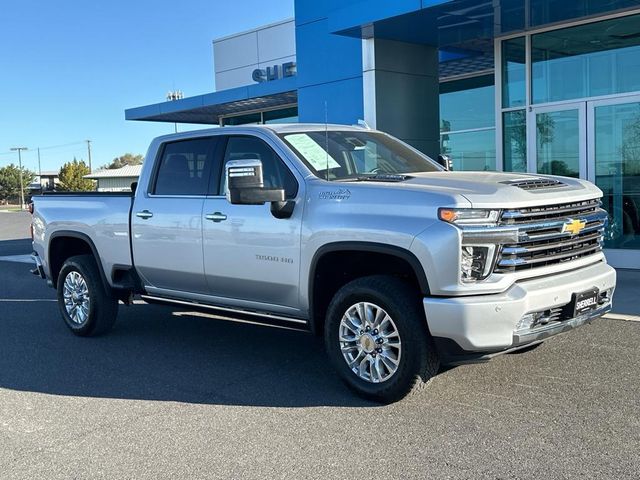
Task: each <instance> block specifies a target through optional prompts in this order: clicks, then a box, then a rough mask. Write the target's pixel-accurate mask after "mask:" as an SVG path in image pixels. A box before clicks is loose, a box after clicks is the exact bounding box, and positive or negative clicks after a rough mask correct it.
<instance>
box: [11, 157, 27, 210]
mask: <svg viewBox="0 0 640 480" xmlns="http://www.w3.org/2000/svg"><path fill="white" fill-rule="evenodd" d="M23 150H29V149H28V148H27V147H13V148H12V149H11V151H12V152H18V166H19V167H20V210H22V209H23V208H24V183H23V180H22V151H23Z"/></svg>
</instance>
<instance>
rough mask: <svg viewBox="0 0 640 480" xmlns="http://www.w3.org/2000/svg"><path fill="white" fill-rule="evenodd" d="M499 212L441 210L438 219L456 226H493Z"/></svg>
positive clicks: (463, 209)
mask: <svg viewBox="0 0 640 480" xmlns="http://www.w3.org/2000/svg"><path fill="white" fill-rule="evenodd" d="M499 216H500V212H499V211H498V210H484V209H479V208H441V209H439V210H438V218H440V220H443V221H445V222H449V223H453V224H456V225H470V224H480V225H487V224H495V223H497V221H498V217H499Z"/></svg>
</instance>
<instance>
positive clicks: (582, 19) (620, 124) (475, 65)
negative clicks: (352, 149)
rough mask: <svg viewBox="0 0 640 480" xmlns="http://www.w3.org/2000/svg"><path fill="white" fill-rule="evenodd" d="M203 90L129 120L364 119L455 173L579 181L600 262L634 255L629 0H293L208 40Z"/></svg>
mask: <svg viewBox="0 0 640 480" xmlns="http://www.w3.org/2000/svg"><path fill="white" fill-rule="evenodd" d="M213 49H214V63H215V91H213V92H212V93H208V94H204V95H198V96H194V97H188V98H184V99H180V100H175V101H168V102H163V103H158V104H154V105H146V106H141V107H135V108H131V109H129V110H127V111H126V118H127V119H128V120H141V121H158V122H172V123H173V122H175V123H202V124H212V125H220V126H224V125H241V124H252V123H254V124H255V123H273V122H297V121H300V122H322V123H323V122H325V121H328V122H329V123H343V124H354V123H357V122H358V121H359V120H365V121H366V122H367V123H368V124H369V125H371V126H372V127H375V128H378V129H380V130H384V131H387V132H389V133H391V134H393V135H395V136H397V137H399V138H401V139H402V140H404V141H406V142H408V143H410V144H411V145H413V146H415V147H416V148H418V149H420V150H421V151H423V152H425V153H427V154H428V155H430V156H432V157H436V156H437V155H438V154H440V153H443V154H447V155H449V156H450V157H451V158H452V161H453V168H454V170H498V171H509V172H531V173H545V174H556V175H566V176H573V177H580V178H585V179H588V180H590V181H592V182H594V183H596V184H597V185H598V186H599V187H600V188H601V189H602V190H603V192H604V198H603V203H604V208H606V209H607V210H608V212H609V214H610V224H609V227H608V231H607V239H606V245H605V246H606V247H607V250H606V251H607V256H608V258H609V261H610V262H611V263H612V264H614V265H616V266H620V267H628V268H640V2H639V1H638V0H485V1H483V0H448V1H447V0H394V1H388V0H366V1H362V0H360V1H356V0H327V1H324V2H319V1H314V0H296V2H295V18H294V19H291V20H286V21H283V22H279V23H276V24H272V25H266V26H264V27H261V28H258V29H255V30H252V31H249V32H243V33H238V34H236V35H232V36H229V37H225V38H221V39H218V40H215V41H214V42H213Z"/></svg>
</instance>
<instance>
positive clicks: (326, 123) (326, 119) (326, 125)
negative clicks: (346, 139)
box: [324, 100, 329, 182]
mask: <svg viewBox="0 0 640 480" xmlns="http://www.w3.org/2000/svg"><path fill="white" fill-rule="evenodd" d="M324 151H325V153H326V159H327V169H326V177H327V182H328V181H329V114H328V109H327V101H326V100H325V101H324Z"/></svg>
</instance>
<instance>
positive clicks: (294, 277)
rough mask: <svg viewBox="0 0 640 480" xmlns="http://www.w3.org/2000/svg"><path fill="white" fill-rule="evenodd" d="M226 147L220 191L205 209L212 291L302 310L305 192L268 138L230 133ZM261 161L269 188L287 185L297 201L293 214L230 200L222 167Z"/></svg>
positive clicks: (240, 301)
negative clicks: (279, 215) (276, 213)
mask: <svg viewBox="0 0 640 480" xmlns="http://www.w3.org/2000/svg"><path fill="white" fill-rule="evenodd" d="M224 141H225V145H224V148H221V149H220V150H219V151H222V152H223V153H222V162H221V163H222V173H221V175H220V184H219V189H218V191H217V194H216V195H212V196H208V197H207V198H206V199H205V201H204V208H203V222H204V223H203V251H204V273H205V278H206V282H207V285H208V288H209V292H210V294H211V295H212V296H215V297H217V299H216V300H217V301H218V302H220V303H226V304H228V305H230V306H251V307H255V308H257V309H261V308H266V309H268V310H271V311H280V312H282V313H285V314H290V315H295V314H296V313H298V312H299V307H300V304H299V275H300V234H301V226H302V213H303V202H302V198H303V191H302V188H301V185H303V183H302V182H299V181H298V180H297V179H296V177H295V175H294V174H293V172H292V170H291V169H290V167H289V166H287V164H286V163H285V162H284V161H283V160H282V159H281V158H280V156H279V155H278V154H277V153H276V151H275V150H274V148H273V147H272V146H271V145H269V144H268V143H267V142H266V141H265V140H263V139H262V138H259V137H257V136H253V135H230V136H227V137H226V138H225V139H224ZM247 158H257V159H259V160H260V161H261V162H262V165H263V174H264V186H265V188H284V190H285V192H286V196H287V199H290V200H294V201H295V202H296V205H295V208H294V210H293V214H292V215H291V217H290V218H280V219H279V218H276V217H274V216H273V214H272V213H271V210H270V204H269V203H267V204H264V205H232V204H231V203H229V201H228V200H227V198H226V196H225V193H226V181H225V178H224V171H225V170H224V167H225V165H226V163H227V162H228V161H230V160H240V159H247Z"/></svg>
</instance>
